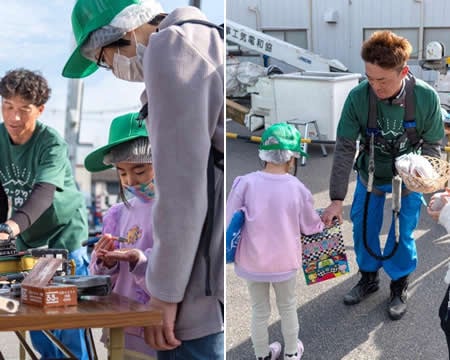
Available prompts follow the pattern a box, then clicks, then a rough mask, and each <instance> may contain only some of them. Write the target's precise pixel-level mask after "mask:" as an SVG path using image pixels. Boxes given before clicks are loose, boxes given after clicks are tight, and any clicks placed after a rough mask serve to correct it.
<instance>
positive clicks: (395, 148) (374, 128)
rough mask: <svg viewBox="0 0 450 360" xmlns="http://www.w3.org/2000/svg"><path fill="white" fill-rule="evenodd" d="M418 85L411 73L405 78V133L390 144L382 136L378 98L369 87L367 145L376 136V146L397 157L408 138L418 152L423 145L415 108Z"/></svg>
mask: <svg viewBox="0 0 450 360" xmlns="http://www.w3.org/2000/svg"><path fill="white" fill-rule="evenodd" d="M415 85H416V79H415V78H414V76H413V75H412V74H411V73H408V75H407V76H406V77H405V89H404V91H405V115H404V120H403V128H404V129H405V131H404V133H403V134H402V135H401V136H400V137H399V138H397V139H396V140H395V141H394V142H392V143H391V142H388V141H386V139H385V138H384V137H383V136H382V134H381V130H380V128H379V127H378V123H377V101H378V99H377V97H376V95H375V92H374V91H373V90H372V87H370V86H369V114H368V120H367V127H366V143H367V144H369V142H370V136H371V135H372V134H373V135H374V138H375V139H374V140H375V144H378V145H381V146H383V147H384V148H385V149H386V150H387V151H389V152H391V153H392V154H393V155H394V158H395V156H396V155H397V153H398V152H399V150H400V149H399V147H400V144H401V143H402V142H403V141H404V140H405V138H408V140H409V142H410V143H411V145H412V146H413V148H414V149H415V150H416V149H418V148H419V147H420V146H421V145H422V142H423V140H422V139H421V138H420V137H419V135H418V134H417V129H416V120H415V114H416V108H415V104H416V103H415V96H414V86H415Z"/></svg>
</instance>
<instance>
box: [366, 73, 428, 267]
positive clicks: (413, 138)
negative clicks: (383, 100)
mask: <svg viewBox="0 0 450 360" xmlns="http://www.w3.org/2000/svg"><path fill="white" fill-rule="evenodd" d="M404 81H405V83H404V90H403V91H405V102H404V105H405V115H404V120H403V127H404V129H405V131H404V132H403V134H402V135H400V136H399V137H397V138H396V139H394V140H392V141H389V140H386V139H385V138H384V137H383V135H382V133H381V129H380V127H379V126H378V123H377V101H378V100H377V97H376V95H375V93H374V91H373V90H372V88H371V86H369V114H368V122H367V127H366V142H365V143H366V144H369V146H368V147H367V146H365V147H364V150H365V151H366V152H368V154H369V165H368V180H367V194H366V199H365V202H364V218H363V229H362V231H363V242H364V247H365V248H366V250H367V252H368V253H369V254H370V255H371V256H372V257H374V258H375V259H377V260H380V261H383V260H388V259H390V258H391V257H392V256H394V254H395V252H396V251H397V249H398V245H399V237H400V235H399V233H400V230H399V215H400V207H401V197H402V180H401V177H400V176H399V175H398V173H397V170H396V168H395V159H396V157H397V156H398V155H399V153H400V150H401V149H400V146H401V144H402V143H404V142H405V140H406V139H408V141H409V142H410V144H411V145H412V146H413V148H414V149H415V150H417V149H419V148H420V147H421V145H422V143H423V139H422V138H421V137H420V136H419V135H418V134H417V129H416V120H415V96H414V86H415V84H416V80H415V78H414V76H413V75H412V74H411V73H408V74H407V76H406V77H405V80H404ZM376 145H378V146H380V147H382V148H383V149H384V150H385V151H387V152H389V153H391V154H392V173H393V175H394V176H393V178H392V213H393V217H394V228H395V231H394V238H395V244H394V247H393V249H392V251H391V252H390V253H389V254H387V255H378V254H376V253H375V252H374V251H373V250H372V249H371V248H370V247H369V244H368V242H367V221H368V216H367V215H368V208H369V201H370V195H371V194H372V192H373V193H375V194H377V195H383V194H384V193H383V192H382V191H380V190H378V189H376V188H374V187H373V180H374V174H375V146H376ZM408 193H409V190H407V189H403V196H405V195H407V194H408Z"/></svg>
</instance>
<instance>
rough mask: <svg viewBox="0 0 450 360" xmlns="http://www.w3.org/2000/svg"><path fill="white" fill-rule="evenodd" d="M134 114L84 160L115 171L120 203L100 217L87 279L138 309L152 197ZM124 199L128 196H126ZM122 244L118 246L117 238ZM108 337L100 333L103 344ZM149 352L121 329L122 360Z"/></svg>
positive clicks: (148, 156) (143, 292)
mask: <svg viewBox="0 0 450 360" xmlns="http://www.w3.org/2000/svg"><path fill="white" fill-rule="evenodd" d="M138 115H139V114H137V113H131V114H126V115H123V116H119V117H117V118H115V119H114V120H113V121H112V123H111V127H110V131H109V140H108V144H107V145H105V146H102V147H100V148H99V149H97V150H95V151H93V152H92V153H90V154H89V155H88V156H87V157H86V159H85V166H86V169H87V170H88V171H91V172H97V171H102V170H105V169H108V168H112V167H115V168H116V170H117V174H118V178H119V184H120V188H119V189H120V190H119V195H120V198H121V199H122V202H120V203H118V204H116V205H113V206H112V207H111V208H110V209H109V210H108V212H107V213H106V214H105V215H104V217H103V230H102V236H101V238H100V240H99V241H98V242H97V244H96V246H95V248H94V251H93V253H92V257H91V264H90V266H89V269H90V271H91V273H92V274H102V275H111V278H112V284H113V292H114V293H116V294H119V295H122V296H127V297H129V298H132V299H133V300H136V301H138V302H140V303H142V304H146V303H148V302H149V300H150V294H149V291H148V290H147V287H146V285H145V272H146V269H147V263H148V255H149V253H150V252H151V249H152V247H153V236H152V230H153V229H152V222H151V221H149V219H151V216H152V208H153V203H154V197H155V188H154V183H153V178H154V172H153V166H152V153H151V148H150V143H149V140H148V134H147V131H146V128H145V124H144V123H142V121H138V120H137V117H138ZM126 193H129V194H128V195H132V197H131V198H130V196H126ZM119 237H120V238H122V239H126V240H124V241H122V240H121V241H120V243H119V241H118V238H119ZM107 337H108V334H107V332H106V330H105V331H104V333H103V337H102V341H103V342H105V343H106V341H107ZM155 354H156V353H155V351H154V350H153V349H152V348H150V347H149V346H148V345H147V344H146V343H145V341H144V329H143V328H142V327H141V328H126V329H125V355H124V359H126V360H134V359H136V360H137V359H139V360H150V359H156V357H155Z"/></svg>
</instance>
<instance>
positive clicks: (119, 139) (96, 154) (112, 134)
mask: <svg viewBox="0 0 450 360" xmlns="http://www.w3.org/2000/svg"><path fill="white" fill-rule="evenodd" d="M138 117H139V113H129V114H125V115H122V116H119V117H116V118H115V119H114V120H113V121H112V123H111V126H110V128H109V138H108V144H106V145H105V146H102V147H100V148H98V149H96V150H94V151H93V152H91V153H90V154H89V155H88V156H87V157H86V159H85V160H84V166H85V167H86V169H87V170H88V171H90V172H97V171H102V170H106V169H109V168H112V167H113V165H112V164H105V162H104V159H105V155H107V154H108V153H109V152H110V151H111V150H112V149H113V148H115V147H117V146H118V145H120V144H122V143H125V142H128V141H131V140H134V139H137V138H139V137H145V138H147V137H148V133H147V129H146V127H145V122H143V121H140V120H139V121H138Z"/></svg>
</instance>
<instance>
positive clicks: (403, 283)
mask: <svg viewBox="0 0 450 360" xmlns="http://www.w3.org/2000/svg"><path fill="white" fill-rule="evenodd" d="M407 288H408V276H404V277H402V278H400V279H398V280H395V281H391V297H390V299H389V304H388V314H389V317H390V318H391V320H400V319H401V318H402V316H403V315H405V313H406V310H407V307H408V305H407V299H408V292H407V291H406V290H407Z"/></svg>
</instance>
